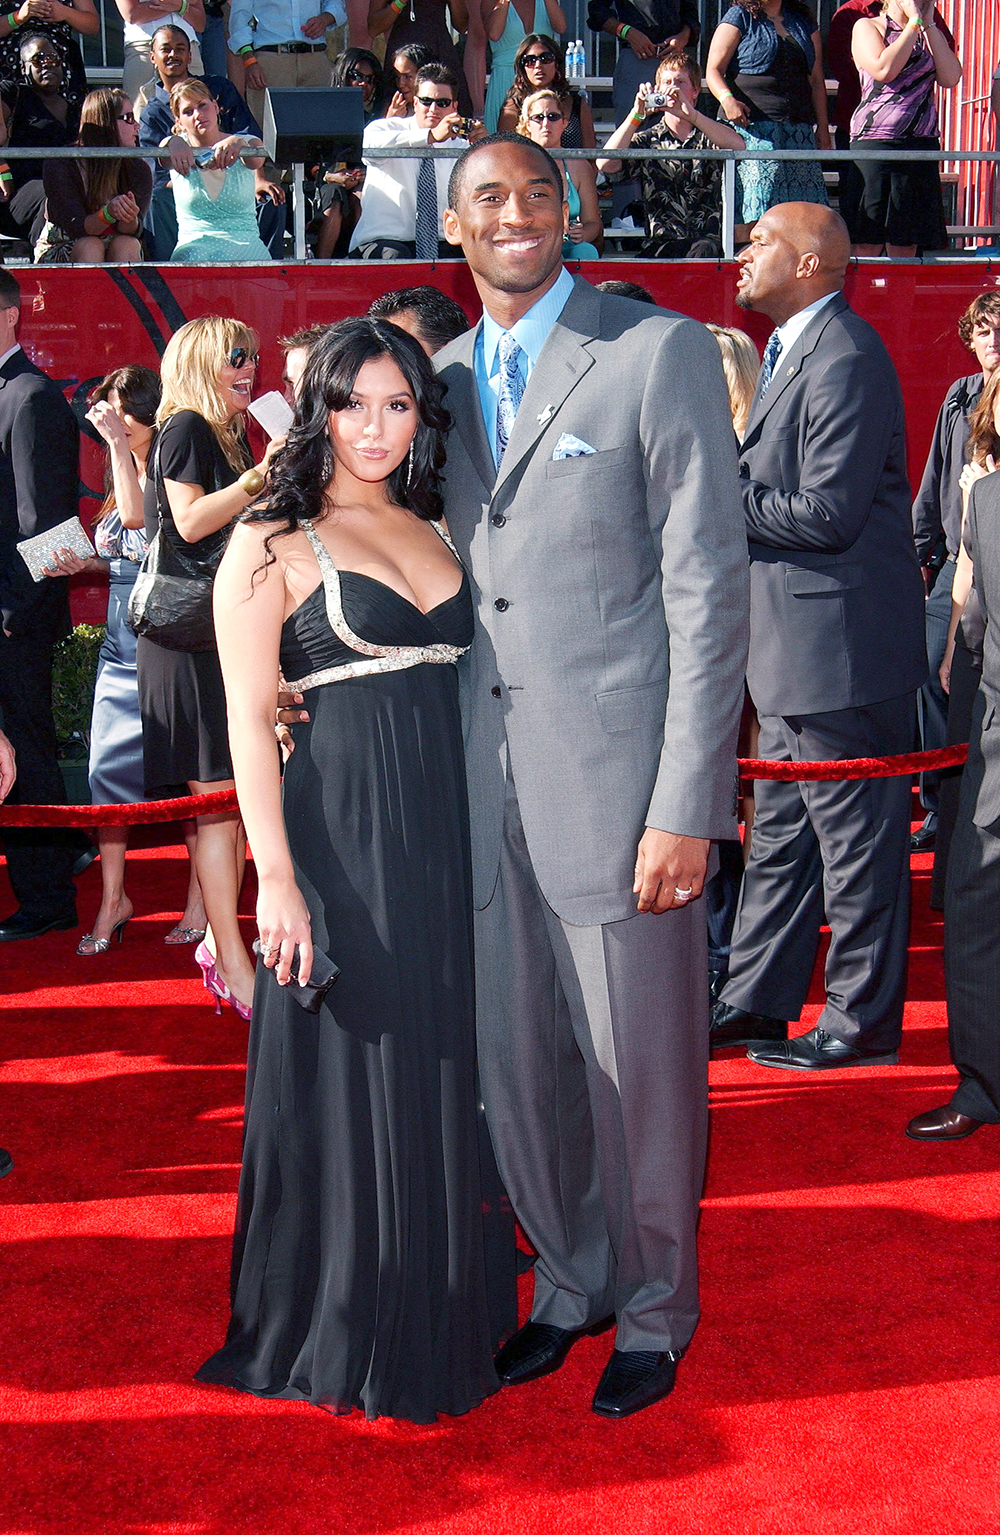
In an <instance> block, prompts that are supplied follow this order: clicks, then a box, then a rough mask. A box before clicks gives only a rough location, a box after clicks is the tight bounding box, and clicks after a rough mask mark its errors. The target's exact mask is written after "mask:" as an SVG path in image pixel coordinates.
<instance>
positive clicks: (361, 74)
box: [347, 69, 375, 85]
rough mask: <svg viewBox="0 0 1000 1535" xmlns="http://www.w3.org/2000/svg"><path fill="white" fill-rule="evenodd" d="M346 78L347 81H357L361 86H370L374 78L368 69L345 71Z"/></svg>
mask: <svg viewBox="0 0 1000 1535" xmlns="http://www.w3.org/2000/svg"><path fill="white" fill-rule="evenodd" d="M347 78H348V80H358V81H360V83H361V84H362V85H371V84H372V82H373V81H374V79H375V76H374V75H373V74H372V72H371V70H369V69H349V70H348V71H347Z"/></svg>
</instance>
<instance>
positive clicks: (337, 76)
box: [330, 48, 395, 118]
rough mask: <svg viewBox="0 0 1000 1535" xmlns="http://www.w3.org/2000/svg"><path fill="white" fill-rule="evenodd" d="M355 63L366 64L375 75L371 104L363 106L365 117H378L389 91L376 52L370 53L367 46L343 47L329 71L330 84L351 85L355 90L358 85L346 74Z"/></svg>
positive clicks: (383, 70)
mask: <svg viewBox="0 0 1000 1535" xmlns="http://www.w3.org/2000/svg"><path fill="white" fill-rule="evenodd" d="M357 64H368V65H369V66H370V68H371V69H372V71H373V73H374V75H375V89H374V91H373V92H372V100H371V106H370V107H366V108H365V116H366V118H371V117H380V116H381V115H382V108H383V107H384V106H385V103H386V101H387V99H388V95H389V91H388V87H387V85H386V78H385V69H384V68H383V65H382V61H381V59H380V58H379V57H378V55H377V54H375V53H371V52H370V51H369V49H367V48H345V49H344V51H343V53H342V54H341V55H340V56H339V58H338V59H336V61H335V62H334V65H333V68H332V70H331V71H330V84H331V85H339V86H351V87H353V88H354V89H355V90H357V89H358V87H357V86H355V85H354V81H353V80H349V79H348V75H349V74H350V73H351V70H352V69H354V67H355V66H356V65H357ZM393 89H395V87H393Z"/></svg>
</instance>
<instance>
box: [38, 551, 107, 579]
mask: <svg viewBox="0 0 1000 1535" xmlns="http://www.w3.org/2000/svg"><path fill="white" fill-rule="evenodd" d="M52 558H53V560H54V561H55V564H54V565H52V566H50V567H47V568H46V569H45V570H44V571H43V572H42V574H43V575H46V576H52V577H56V576H82V575H83V574H84V573H85V572H86V571H98V570H104V568H105V566H104V561H103V560H99V559H97V558H95V556H94V555H91V556H90V557H89V559H86V560H81V558H80V556H79V555H78V554H74V553H73V551H72V549H54V550H53V552H52Z"/></svg>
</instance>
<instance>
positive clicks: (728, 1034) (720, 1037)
mask: <svg viewBox="0 0 1000 1535" xmlns="http://www.w3.org/2000/svg"><path fill="white" fill-rule="evenodd" d="M787 1038H788V1024H787V1023H786V1021H785V1019H784V1018H769V1017H768V1016H767V1014H766V1013H745V1012H744V1011H743V1009H742V1008H741V1007H730V1005H729V1003H728V1002H716V1004H715V1006H714V1007H713V1008H712V1015H711V1023H710V1025H709V1030H708V1041H709V1045H710V1046H711V1048H712V1049H713V1050H729V1049H732V1048H733V1047H734V1046H736V1045H756V1044H767V1043H769V1042H771V1041H772V1040H782V1039H787Z"/></svg>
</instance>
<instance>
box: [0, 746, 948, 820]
mask: <svg viewBox="0 0 1000 1535" xmlns="http://www.w3.org/2000/svg"><path fill="white" fill-rule="evenodd" d="M968 751H969V748H968V746H966V745H965V744H964V743H960V744H959V745H957V746H942V747H940V748H939V749H938V750H936V751H929V752H907V753H906V754H905V755H904V756H901V757H851V758H848V759H846V760H845V761H843V762H768V761H766V760H765V759H763V758H760V757H740V758H738V759H737V768H738V770H739V775H740V777H741V778H754V779H759V778H774V779H779V780H780V781H781V782H783V783H816V782H829V783H836V782H843V781H846V780H847V779H852V778H904V777H906V776H907V775H908V774H911V773H929V772H938V771H941V770H942V769H944V768H950V767H961V765H962V763H963V762H964V761H965V759H966V757H967V755H968ZM236 808H237V804H236V793H235V790H233V789H220V790H219V791H218V792H217V793H215V794H192V795H188V796H186V797H185V798H184V799H154V800H142V801H141V802H140V803H139V804H136V805H0V826H148V825H150V824H152V823H155V822H157V821H183V820H186V819H187V818H188V817H190V816H197V815H221V814H225V813H227V812H229V811H233V810H236Z"/></svg>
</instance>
